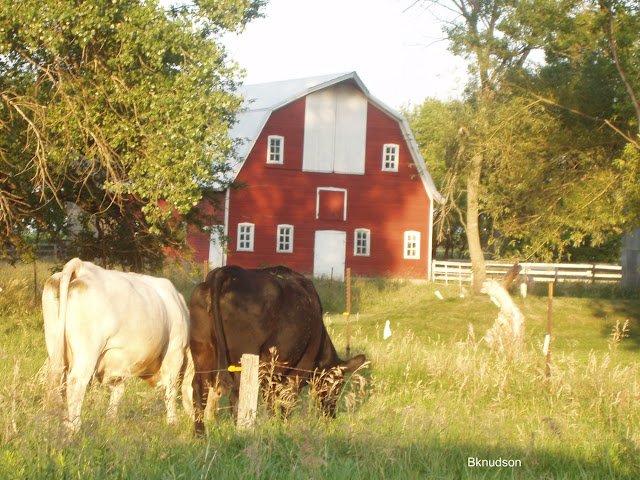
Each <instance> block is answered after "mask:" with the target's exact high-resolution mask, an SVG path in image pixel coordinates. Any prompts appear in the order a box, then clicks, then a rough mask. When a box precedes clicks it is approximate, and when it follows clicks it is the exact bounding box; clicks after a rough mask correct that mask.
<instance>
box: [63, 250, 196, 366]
mask: <svg viewBox="0 0 640 480" xmlns="http://www.w3.org/2000/svg"><path fill="white" fill-rule="evenodd" d="M188 329H189V325H188V313H187V309H186V305H185V303H184V300H183V299H182V296H181V295H180V294H179V293H178V292H177V291H176V290H175V288H174V287H173V285H172V284H171V282H170V281H169V280H166V279H160V278H155V277H150V276H147V275H140V274H135V273H127V272H120V271H114V270H104V269H102V268H100V267H98V266H96V265H93V264H92V263H90V262H82V268H81V269H79V270H78V271H77V272H76V274H75V275H74V277H73V278H72V280H71V282H70V283H69V292H68V300H67V313H66V328H65V330H66V340H67V345H68V346H69V348H68V351H67V360H68V363H69V365H70V366H71V365H72V364H73V362H74V361H84V358H85V357H87V358H89V357H92V356H93V355H95V352H96V351H100V352H102V355H101V356H100V360H99V362H98V364H97V365H96V374H97V376H98V377H99V378H102V377H110V376H113V377H119V376H132V375H133V376H135V375H151V374H155V373H157V372H158V371H159V369H160V366H161V363H162V360H163V358H164V356H165V354H166V352H167V351H168V350H169V349H181V348H182V349H184V348H185V347H186V345H187V344H188Z"/></svg>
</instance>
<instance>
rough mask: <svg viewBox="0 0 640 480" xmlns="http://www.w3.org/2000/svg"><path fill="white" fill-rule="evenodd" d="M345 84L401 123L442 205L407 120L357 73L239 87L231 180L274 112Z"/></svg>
mask: <svg viewBox="0 0 640 480" xmlns="http://www.w3.org/2000/svg"><path fill="white" fill-rule="evenodd" d="M342 82H351V83H352V84H355V85H356V86H357V87H358V88H359V89H360V90H361V91H362V93H363V94H364V95H365V96H366V97H367V99H368V100H369V101H370V102H371V103H372V104H374V105H375V106H376V107H378V108H379V109H380V110H382V111H383V112H385V113H387V115H389V116H391V117H393V118H395V119H396V120H397V121H398V123H399V124H400V128H401V130H402V133H403V135H404V137H405V140H406V141H407V144H408V146H409V150H410V151H411V157H412V159H413V162H414V164H415V165H416V167H417V170H418V172H419V174H420V178H421V179H422V182H423V184H424V186H425V189H426V191H427V193H428V195H429V197H431V198H432V199H434V200H436V201H437V202H440V203H442V196H441V195H440V193H439V192H438V190H437V189H436V187H435V185H434V183H433V180H432V178H431V175H430V174H429V172H428V171H427V167H426V165H425V163H424V160H423V158H422V155H421V154H420V149H419V148H418V145H417V143H416V141H415V139H414V137H413V134H412V133H411V128H410V127H409V124H408V123H407V120H406V119H405V118H404V117H403V116H402V115H401V114H400V113H398V112H396V111H395V110H393V109H392V108H390V107H389V106H387V105H385V104H384V103H382V102H381V101H379V100H378V99H376V98H375V97H373V96H372V95H371V94H370V93H369V90H367V88H366V87H365V86H364V84H363V83H362V81H361V80H360V77H358V75H357V74H356V73H355V72H349V73H338V74H333V75H322V76H318V77H308V78H300V79H295V80H283V81H279V82H269V83H261V84H255V85H243V86H241V87H239V88H238V91H237V93H238V94H239V95H241V96H242V97H244V108H245V110H244V111H242V112H241V113H239V114H238V115H237V123H236V124H235V125H234V126H233V127H232V128H231V132H230V134H231V136H232V138H233V139H234V140H237V141H238V146H237V147H236V156H237V158H238V162H237V163H236V164H235V165H233V166H232V172H231V178H232V179H235V178H236V177H237V175H238V173H239V172H240V169H241V168H242V166H243V165H244V162H245V161H246V159H247V157H248V155H249V153H250V152H251V150H252V149H253V146H254V144H255V142H256V141H257V139H258V137H259V135H260V132H262V129H263V128H264V126H265V125H266V123H267V121H268V120H269V117H270V116H271V112H273V111H274V110H277V109H279V108H281V107H283V106H285V105H288V104H289V103H292V102H294V101H296V100H298V99H300V98H302V97H305V96H307V95H309V94H311V93H313V92H316V91H318V90H322V89H324V88H327V87H330V86H332V85H336V84H338V83H342Z"/></svg>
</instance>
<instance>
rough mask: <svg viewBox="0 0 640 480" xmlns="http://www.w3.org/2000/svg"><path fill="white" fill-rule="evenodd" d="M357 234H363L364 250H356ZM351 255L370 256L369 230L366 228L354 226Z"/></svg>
mask: <svg viewBox="0 0 640 480" xmlns="http://www.w3.org/2000/svg"><path fill="white" fill-rule="evenodd" d="M358 234H360V235H364V242H365V243H364V251H358V247H360V245H358ZM353 255H354V256H355V257H369V256H371V230H369V229H368V228H356V230H355V231H354V233H353Z"/></svg>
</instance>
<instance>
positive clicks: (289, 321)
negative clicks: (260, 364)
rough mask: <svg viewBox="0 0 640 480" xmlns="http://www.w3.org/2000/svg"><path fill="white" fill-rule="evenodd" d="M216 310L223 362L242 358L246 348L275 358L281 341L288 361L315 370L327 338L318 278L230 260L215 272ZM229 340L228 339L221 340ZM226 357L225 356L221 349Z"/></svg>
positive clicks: (212, 283)
mask: <svg viewBox="0 0 640 480" xmlns="http://www.w3.org/2000/svg"><path fill="white" fill-rule="evenodd" d="M207 283H208V284H209V285H210V286H211V288H212V297H213V306H212V310H213V313H214V322H215V321H216V320H215V316H216V315H218V316H219V320H220V322H221V327H222V332H221V335H220V337H221V338H219V340H218V344H219V345H221V346H222V347H223V349H224V347H226V349H227V355H226V358H222V359H221V365H220V368H226V366H227V365H226V364H227V363H230V364H237V362H239V361H240V357H241V356H242V354H243V353H253V354H256V355H260V356H261V358H262V360H263V361H267V360H269V358H270V355H271V354H270V352H269V349H270V348H271V347H276V349H277V352H278V356H279V360H280V361H281V362H286V363H287V364H288V365H289V367H295V368H301V369H309V370H312V369H313V368H314V366H315V363H316V361H317V359H318V357H319V355H320V353H321V350H322V348H323V347H324V344H325V340H326V339H327V338H328V336H327V335H326V330H325V327H324V323H323V322H322V306H321V304H320V299H319V297H318V295H317V293H316V291H315V288H314V286H313V283H312V282H311V281H310V280H308V279H307V278H306V277H304V276H303V275H301V274H299V273H297V272H294V271H292V270H290V269H288V268H286V267H273V268H265V269H255V270H249V269H242V268H240V267H235V266H227V267H222V268H219V269H217V270H216V271H214V272H212V274H210V276H209V278H208V280H207ZM222 342H224V343H222ZM220 353H221V357H225V353H224V351H221V352H220Z"/></svg>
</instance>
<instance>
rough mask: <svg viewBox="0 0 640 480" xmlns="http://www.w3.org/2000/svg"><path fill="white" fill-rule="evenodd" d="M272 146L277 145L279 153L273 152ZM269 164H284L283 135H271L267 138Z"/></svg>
mask: <svg viewBox="0 0 640 480" xmlns="http://www.w3.org/2000/svg"><path fill="white" fill-rule="evenodd" d="M272 144H275V145H277V149H278V151H277V152H276V153H274V152H273V151H272ZM267 163H269V164H271V165H282V164H283V163H284V137H283V136H281V135H269V137H268V138H267Z"/></svg>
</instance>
